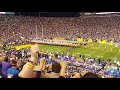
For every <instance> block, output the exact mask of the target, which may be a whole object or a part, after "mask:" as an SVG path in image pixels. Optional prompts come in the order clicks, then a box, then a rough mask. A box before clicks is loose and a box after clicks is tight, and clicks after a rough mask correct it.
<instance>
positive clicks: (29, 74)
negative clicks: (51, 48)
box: [18, 44, 39, 78]
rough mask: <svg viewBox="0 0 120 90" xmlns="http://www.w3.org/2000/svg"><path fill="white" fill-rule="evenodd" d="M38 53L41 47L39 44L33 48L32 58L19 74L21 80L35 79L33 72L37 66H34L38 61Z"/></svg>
mask: <svg viewBox="0 0 120 90" xmlns="http://www.w3.org/2000/svg"><path fill="white" fill-rule="evenodd" d="M38 51H39V46H38V45H37V44H35V45H33V46H32V47H31V58H30V60H29V61H28V62H27V63H26V64H25V65H24V66H23V69H22V70H21V72H20V73H19V74H18V77H20V78H33V72H34V71H33V68H34V66H35V65H34V64H35V63H36V62H37V60H38Z"/></svg>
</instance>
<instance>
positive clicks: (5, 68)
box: [2, 61, 12, 75]
mask: <svg viewBox="0 0 120 90" xmlns="http://www.w3.org/2000/svg"><path fill="white" fill-rule="evenodd" d="M10 67H12V65H11V64H10V63H9V62H5V61H4V62H3V63H2V74H4V75H7V70H8V69H9V68H10Z"/></svg>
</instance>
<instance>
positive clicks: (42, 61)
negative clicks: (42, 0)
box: [0, 15, 120, 78]
mask: <svg viewBox="0 0 120 90" xmlns="http://www.w3.org/2000/svg"><path fill="white" fill-rule="evenodd" d="M119 23H120V17H119V16H107V17H87V16H83V17H74V18H72V17H71V18H65V17H64V18H57V17H29V16H27V17H23V16H5V15H4V16H3V15H1V16H0V42H1V43H2V44H5V45H6V44H8V43H12V42H15V43H16V44H20V43H25V41H26V43H27V41H29V40H32V39H35V38H36V29H37V37H38V38H41V37H42V26H43V34H44V38H47V39H53V38H56V37H58V38H66V39H70V40H75V39H77V38H78V37H82V38H84V40H88V39H90V38H92V39H93V40H96V39H97V38H101V39H106V40H107V41H110V40H113V41H114V42H119V38H120V30H119V27H120V25H119ZM33 48H34V49H33ZM33 63H34V64H33ZM26 72H28V73H26ZM111 72H113V73H111ZM0 75H1V77H2V78H10V77H12V78H15V77H17V78H18V77H19V78H31V77H32V78H40V77H41V78H80V77H81V78H82V77H83V78H84V77H90V76H94V77H97V78H98V77H112V78H113V77H120V70H119V64H118V63H114V64H113V63H111V60H107V61H102V60H100V59H94V60H93V59H91V58H85V57H84V56H81V55H80V57H79V61H78V58H76V57H75V56H71V55H64V54H62V55H59V54H53V53H51V52H47V53H45V54H41V53H38V48H37V47H35V46H33V47H32V48H31V52H30V50H29V49H27V50H24V49H22V50H9V51H7V50H5V51H1V53H0ZM87 75H88V76H87Z"/></svg>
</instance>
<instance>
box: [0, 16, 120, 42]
mask: <svg viewBox="0 0 120 90" xmlns="http://www.w3.org/2000/svg"><path fill="white" fill-rule="evenodd" d="M119 19H120V17H119V16H106V17H92V16H91V17H87V16H81V17H74V18H72V17H71V18H65V17H63V18H57V17H29V16H26V17H24V16H7V15H1V16H0V27H1V28H0V31H1V33H0V39H1V40H0V41H1V42H4V41H7V42H10V41H11V40H12V41H16V40H17V41H18V42H19V40H20V39H21V38H22V37H24V38H26V39H29V40H31V39H35V38H36V29H37V37H38V38H41V37H42V26H43V35H44V36H43V37H44V38H47V39H53V38H56V37H58V38H66V39H70V40H76V39H77V38H78V37H82V38H83V39H84V40H86V41H87V40H88V39H89V38H91V39H93V40H96V39H97V38H100V39H105V40H107V41H110V40H113V41H114V42H119V38H120V30H119V27H120V25H119V23H120V22H119V21H120V20H119Z"/></svg>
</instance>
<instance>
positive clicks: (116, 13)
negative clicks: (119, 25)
mask: <svg viewBox="0 0 120 90" xmlns="http://www.w3.org/2000/svg"><path fill="white" fill-rule="evenodd" d="M115 13H116V14H118V13H120V12H99V13H95V14H115Z"/></svg>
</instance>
